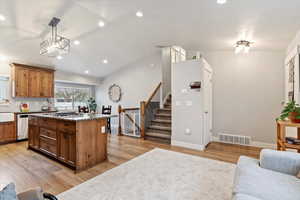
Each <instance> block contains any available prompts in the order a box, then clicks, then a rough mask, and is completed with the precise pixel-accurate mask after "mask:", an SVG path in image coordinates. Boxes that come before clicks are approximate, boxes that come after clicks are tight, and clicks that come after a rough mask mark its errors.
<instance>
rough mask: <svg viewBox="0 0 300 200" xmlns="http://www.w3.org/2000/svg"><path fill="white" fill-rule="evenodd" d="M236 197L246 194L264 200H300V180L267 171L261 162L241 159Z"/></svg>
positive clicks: (236, 182)
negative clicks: (261, 165)
mask: <svg viewBox="0 0 300 200" xmlns="http://www.w3.org/2000/svg"><path fill="white" fill-rule="evenodd" d="M234 181H235V185H234V189H233V193H234V195H236V194H246V195H249V196H253V197H256V198H258V199H263V200H283V199H284V200H300V180H299V179H298V178H297V177H296V176H291V175H288V174H283V173H279V172H275V171H272V170H267V169H264V168H261V167H260V166H259V161H258V160H255V159H252V158H248V157H243V156H242V157H240V159H239V162H238V165H237V169H236V173H235V179H234Z"/></svg>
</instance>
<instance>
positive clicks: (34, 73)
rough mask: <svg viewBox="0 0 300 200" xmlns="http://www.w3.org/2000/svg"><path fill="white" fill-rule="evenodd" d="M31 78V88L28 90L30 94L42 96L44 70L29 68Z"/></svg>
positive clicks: (29, 83)
mask: <svg viewBox="0 0 300 200" xmlns="http://www.w3.org/2000/svg"><path fill="white" fill-rule="evenodd" d="M28 73H29V79H28V81H29V82H28V86H30V90H28V96H30V97H40V96H41V94H40V92H41V90H42V88H41V74H42V72H40V71H38V70H28Z"/></svg>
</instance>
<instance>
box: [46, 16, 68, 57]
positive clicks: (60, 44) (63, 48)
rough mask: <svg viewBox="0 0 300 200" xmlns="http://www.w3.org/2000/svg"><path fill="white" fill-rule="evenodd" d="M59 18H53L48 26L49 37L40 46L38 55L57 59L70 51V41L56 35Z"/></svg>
mask: <svg viewBox="0 0 300 200" xmlns="http://www.w3.org/2000/svg"><path fill="white" fill-rule="evenodd" d="M59 22H60V19H59V18H56V17H53V18H52V20H51V21H50V23H49V24H48V25H49V26H50V27H51V37H50V38H49V39H47V40H45V41H43V42H42V43H41V44H40V54H41V55H46V56H49V57H57V56H59V55H62V54H67V53H69V51H70V40H69V39H67V38H65V37H62V36H60V35H58V34H57V25H58V23H59Z"/></svg>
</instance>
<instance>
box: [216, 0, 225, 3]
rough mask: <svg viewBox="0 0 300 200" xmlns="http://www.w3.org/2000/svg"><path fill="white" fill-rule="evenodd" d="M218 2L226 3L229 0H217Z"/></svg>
mask: <svg viewBox="0 0 300 200" xmlns="http://www.w3.org/2000/svg"><path fill="white" fill-rule="evenodd" d="M217 3H218V4H225V3H227V0H217Z"/></svg>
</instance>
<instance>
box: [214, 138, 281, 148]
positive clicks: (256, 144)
mask: <svg viewBox="0 0 300 200" xmlns="http://www.w3.org/2000/svg"><path fill="white" fill-rule="evenodd" d="M212 138H213V141H215V142H221V141H220V140H219V138H218V137H216V136H213V137H212ZM247 146H253V147H260V148H266V149H276V144H272V143H265V142H259V141H252V142H251V144H250V145H247Z"/></svg>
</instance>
